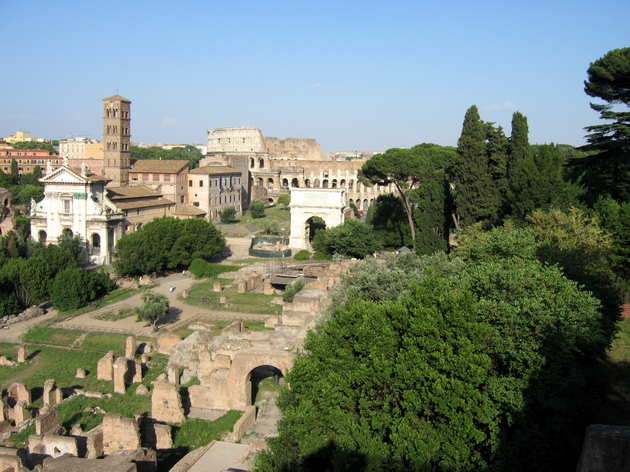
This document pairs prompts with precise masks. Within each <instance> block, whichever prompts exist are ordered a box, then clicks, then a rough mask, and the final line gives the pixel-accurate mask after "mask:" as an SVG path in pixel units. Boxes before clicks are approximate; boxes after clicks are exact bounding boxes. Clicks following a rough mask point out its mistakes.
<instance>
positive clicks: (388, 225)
mask: <svg viewBox="0 0 630 472" xmlns="http://www.w3.org/2000/svg"><path fill="white" fill-rule="evenodd" d="M370 208H371V209H372V213H371V214H370V216H371V218H369V219H367V221H366V222H367V223H369V224H370V225H372V228H373V230H374V236H375V237H376V238H378V239H379V240H380V241H381V244H382V245H383V247H385V248H391V249H399V248H400V247H401V246H411V232H410V229H409V222H408V220H407V214H406V212H405V205H404V203H403V201H402V200H401V198H400V197H397V196H396V195H393V194H391V193H390V194H386V195H385V194H383V195H379V196H378V197H377V198H376V203H375V204H374V205H372V206H371V207H370Z"/></svg>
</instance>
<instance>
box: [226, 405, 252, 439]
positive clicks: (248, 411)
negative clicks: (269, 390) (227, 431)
mask: <svg viewBox="0 0 630 472" xmlns="http://www.w3.org/2000/svg"><path fill="white" fill-rule="evenodd" d="M255 422H256V406H255V405H251V406H248V407H247V408H245V412H244V413H243V415H242V416H241V417H240V418H239V419H238V421H237V422H236V423H235V424H234V428H232V433H231V435H230V440H231V441H232V442H236V441H240V440H241V438H242V437H243V436H244V435H245V433H247V431H249V430H250V429H252V427H253V426H254V423H255Z"/></svg>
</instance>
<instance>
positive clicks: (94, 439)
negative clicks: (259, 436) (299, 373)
mask: <svg viewBox="0 0 630 472" xmlns="http://www.w3.org/2000/svg"><path fill="white" fill-rule="evenodd" d="M347 266H348V264H347V263H341V264H332V263H331V264H330V265H329V266H328V267H322V266H318V267H313V268H308V267H305V268H304V275H305V276H308V277H309V278H310V279H312V281H311V283H309V284H308V285H307V286H306V287H305V288H304V289H303V290H302V291H300V292H299V293H298V294H296V296H295V298H294V301H293V303H290V304H289V303H284V305H283V312H282V315H278V316H269V317H267V318H266V319H265V325H266V326H268V327H273V328H274V330H273V331H261V332H250V331H249V330H247V329H246V328H245V327H244V324H243V321H242V320H237V321H234V322H233V323H232V324H230V325H229V326H228V327H226V328H225V329H224V330H223V331H222V333H221V334H220V335H219V336H216V337H215V336H212V335H211V334H210V333H211V331H212V329H213V328H214V327H212V326H210V325H208V324H205V323H204V322H203V320H202V319H199V320H197V321H196V322H194V323H191V324H190V327H191V328H192V329H195V331H194V332H193V333H192V334H191V335H189V336H188V337H187V338H186V339H184V340H182V339H181V337H179V336H178V335H177V334H175V333H173V332H170V331H168V330H165V329H163V330H161V331H160V332H159V333H158V335H157V339H156V341H157V343H156V345H157V351H158V352H162V353H166V354H168V355H169V363H168V365H167V368H166V372H165V373H164V374H163V375H162V376H160V377H161V378H160V379H158V380H156V381H154V382H153V385H152V387H151V388H150V389H146V387H145V386H144V385H142V387H145V388H144V389H142V390H143V391H140V390H139V391H138V392H137V393H139V394H142V393H144V390H147V393H149V394H150V395H151V412H150V417H149V418H142V417H139V416H138V417H136V418H126V417H123V416H122V415H119V414H113V413H107V414H104V416H103V421H102V424H101V425H100V426H98V427H96V428H94V429H92V430H90V431H86V432H83V431H82V430H81V428H80V427H79V426H78V425H77V426H75V427H73V429H72V431H70V433H69V434H68V433H66V432H65V431H64V430H63V428H61V425H60V422H59V414H58V411H57V410H56V408H55V405H57V404H58V403H60V402H61V401H65V400H64V390H63V389H61V388H59V387H57V385H56V383H55V381H54V380H52V379H50V380H47V381H46V382H45V384H44V386H43V395H42V396H43V403H44V408H42V409H40V411H39V412H38V411H35V410H34V411H31V410H29V409H28V408H27V407H28V406H29V405H30V403H31V393H30V391H29V390H28V389H27V388H26V386H25V385H24V384H20V383H15V384H13V385H11V386H10V387H9V389H8V390H7V401H6V403H5V404H0V435H2V434H5V433H2V432H3V431H6V430H7V428H9V429H10V428H16V427H17V426H18V424H19V425H20V427H26V426H28V425H32V424H34V425H35V433H36V434H34V435H31V436H30V437H29V439H28V445H27V447H26V449H24V450H16V449H9V448H0V470H5V469H8V468H13V470H15V471H20V470H32V468H34V467H36V466H39V470H41V471H42V472H50V471H62V470H63V472H72V471H74V470H77V471H78V470H81V472H84V471H86V470H89V471H101V470H102V471H105V470H107V471H111V472H126V471H129V472H131V471H137V470H146V471H154V470H155V468H156V464H157V455H156V451H158V450H159V451H168V450H169V449H171V448H172V446H173V438H172V434H171V426H170V424H177V423H182V422H184V421H185V420H186V416H185V413H186V411H185V408H184V407H183V405H182V398H181V396H180V388H179V387H180V383H185V382H187V381H188V380H189V379H190V378H192V377H194V376H197V377H198V378H199V382H200V384H199V385H195V386H192V387H189V388H188V394H189V401H190V407H194V408H198V409H217V410H231V409H236V410H241V411H244V414H243V416H242V417H241V418H240V419H239V421H238V422H237V423H236V425H235V426H234V429H233V432H232V434H231V436H230V438H229V439H230V440H231V441H238V440H239V439H240V438H241V437H242V436H243V435H244V434H245V433H246V432H247V431H249V430H250V429H251V428H252V426H253V425H254V423H255V421H256V407H255V406H253V405H252V382H251V374H252V371H253V370H254V369H256V368H258V367H260V366H273V367H275V368H277V369H279V370H280V372H282V373H284V372H286V370H287V369H289V368H290V367H291V365H292V362H293V358H294V356H295V352H296V351H297V350H298V349H300V348H301V347H302V343H303V340H304V338H305V336H306V332H307V331H308V329H309V328H310V327H311V326H313V325H314V320H315V316H316V315H318V314H319V313H321V311H322V310H323V309H324V308H325V307H326V306H327V305H328V304H329V303H330V301H329V300H330V292H331V291H332V290H333V288H334V286H335V284H336V283H337V282H338V281H339V274H340V272H341V271H343V270H346V269H347ZM235 282H237V284H238V283H243V284H244V288H245V289H246V290H252V289H255V290H262V289H263V288H264V287H265V286H266V285H265V283H268V280H265V279H264V278H263V277H262V276H260V275H259V274H256V273H253V274H252V273H250V274H249V275H248V274H245V275H244V277H243V279H242V280H241V281H235ZM267 290H268V288H267ZM138 351H139V352H138ZM147 352H150V348H149V349H142V348H141V349H138V345H137V343H136V340H135V338H133V337H130V338H127V340H126V343H125V356H123V357H118V358H116V357H115V355H114V353H113V352H108V353H107V354H106V355H105V356H104V357H103V358H101V359H100V360H99V361H98V365H97V371H96V377H97V379H99V380H104V381H108V382H113V388H114V391H115V392H116V393H114V395H119V394H124V393H125V392H126V390H127V388H128V387H129V385H131V384H132V383H134V382H140V381H141V380H142V368H143V364H146V363H147V362H148V361H149V359H150V357H149V356H148V355H147V354H146V353H147ZM137 354H139V356H138V357H136V356H137ZM19 357H22V358H25V353H23V354H21V355H20V356H19ZM182 369H183V373H182V374H180V371H181V370H182ZM80 370H82V369H80ZM79 374H80V375H81V376H85V371H83V372H81V373H79ZM71 390H72V389H68V391H69V392H66V393H67V394H66V395H65V396H68V394H69V395H70V396H72V395H77V394H80V395H85V396H87V397H93V398H102V397H104V396H111V394H102V393H100V392H89V391H83V390H80V389H74V391H71ZM95 413H96V412H95ZM103 413H104V412H103ZM31 416H33V417H31ZM12 423H13V424H14V425H15V426H11V424H12ZM7 434H10V433H7ZM141 438H144V443H142V442H141ZM103 456H105V457H104V458H102V457H103Z"/></svg>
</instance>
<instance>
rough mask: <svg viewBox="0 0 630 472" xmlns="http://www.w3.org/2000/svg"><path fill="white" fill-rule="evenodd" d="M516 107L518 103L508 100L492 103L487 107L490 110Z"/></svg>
mask: <svg viewBox="0 0 630 472" xmlns="http://www.w3.org/2000/svg"><path fill="white" fill-rule="evenodd" d="M514 108H516V105H514V102H511V101H509V100H508V101H507V102H503V103H502V104H501V105H490V106H489V107H487V108H486V109H487V110H490V111H501V110H514Z"/></svg>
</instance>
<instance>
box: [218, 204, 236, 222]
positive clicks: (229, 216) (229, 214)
mask: <svg viewBox="0 0 630 472" xmlns="http://www.w3.org/2000/svg"><path fill="white" fill-rule="evenodd" d="M219 218H220V219H221V223H232V222H233V221H234V220H236V208H234V207H233V206H229V207H225V208H224V209H223V210H221V211H219Z"/></svg>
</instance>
